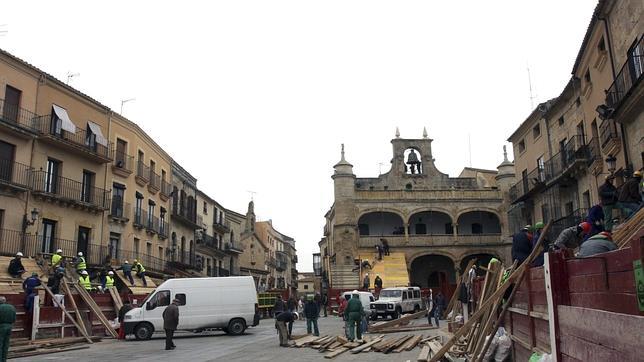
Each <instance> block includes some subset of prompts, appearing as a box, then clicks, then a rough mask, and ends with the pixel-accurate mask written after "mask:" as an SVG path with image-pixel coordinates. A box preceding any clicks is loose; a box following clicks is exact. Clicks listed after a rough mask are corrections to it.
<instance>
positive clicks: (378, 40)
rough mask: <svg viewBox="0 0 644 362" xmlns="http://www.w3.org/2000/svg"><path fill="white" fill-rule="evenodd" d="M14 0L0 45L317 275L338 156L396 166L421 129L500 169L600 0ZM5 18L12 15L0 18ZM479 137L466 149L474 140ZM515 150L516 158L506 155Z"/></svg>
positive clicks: (550, 92)
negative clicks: (276, 239)
mask: <svg viewBox="0 0 644 362" xmlns="http://www.w3.org/2000/svg"><path fill="white" fill-rule="evenodd" d="M103 4H105V6H102V7H99V6H96V3H95V2H91V1H75V2H71V1H41V2H35V1H25V0H21V1H5V2H3V4H2V11H1V12H0V31H2V30H5V31H7V33H4V35H3V34H2V33H0V48H2V49H5V50H7V51H9V52H11V53H13V54H14V55H16V56H18V57H20V58H22V59H24V60H26V61H28V62H30V63H32V64H34V65H35V66H37V67H40V68H41V69H43V70H45V71H47V72H49V73H50V74H53V75H54V76H56V77H58V78H59V79H61V80H63V81H65V80H66V79H67V74H68V73H69V72H71V73H80V75H79V76H77V77H74V78H72V80H71V82H70V85H72V86H73V87H75V88H77V89H79V90H81V91H83V92H85V93H87V94H89V95H90V96H92V97H94V98H95V99H97V100H99V101H100V102H102V103H103V104H105V105H108V106H110V107H111V108H112V109H114V110H115V111H117V112H118V111H119V109H120V105H121V100H122V99H127V98H136V100H135V101H133V102H130V103H127V104H126V105H125V107H124V111H123V113H124V115H125V116H126V117H128V118H129V119H131V120H133V121H134V122H136V123H138V124H139V125H141V127H142V128H143V129H144V130H145V131H146V132H148V133H149V134H150V135H151V136H152V137H153V138H154V139H155V140H156V141H157V142H158V143H159V144H160V145H161V146H162V147H163V148H165V150H166V151H168V152H169V153H170V155H171V156H172V157H173V158H174V159H175V160H177V162H179V163H180V164H181V165H182V166H184V167H185V168H186V169H187V170H188V171H189V172H190V173H192V175H194V176H195V177H197V179H198V186H199V188H200V189H202V190H204V191H205V192H207V193H208V194H209V195H210V196H211V197H213V198H215V199H216V200H217V201H219V202H221V203H222V204H223V205H225V206H226V207H227V208H230V209H233V210H236V211H238V212H241V213H245V210H246V206H247V203H248V201H249V199H250V194H249V193H248V192H247V191H249V190H252V191H255V192H257V194H256V195H255V205H256V206H255V207H256V212H257V214H258V218H259V219H262V220H266V219H269V218H270V219H272V220H273V225H274V226H275V227H276V228H277V229H278V230H279V231H280V232H282V233H284V234H287V235H290V236H292V237H294V238H295V239H296V241H297V244H296V246H297V249H298V256H299V265H298V269H299V270H300V271H311V270H312V257H311V253H313V252H315V251H317V250H318V247H317V242H318V241H319V240H320V238H321V237H322V227H323V225H324V213H325V212H326V211H327V210H328V209H329V207H330V206H331V204H332V202H333V183H332V180H331V178H330V177H331V174H332V172H333V168H332V166H333V165H334V164H335V163H336V162H337V161H338V160H339V158H340V144H341V143H345V144H346V156H347V160H348V161H349V162H351V163H352V164H353V165H354V172H355V173H356V175H358V176H359V177H375V176H377V175H378V172H379V165H378V164H379V163H384V164H385V166H383V168H382V172H383V173H384V172H386V171H387V170H388V169H389V161H390V160H391V156H392V155H391V144H390V140H391V139H392V138H393V137H394V132H395V128H396V126H398V127H400V132H401V137H403V138H420V137H421V136H422V130H423V127H427V130H428V132H429V136H430V138H433V139H434V142H433V155H434V157H435V158H436V165H437V167H438V168H439V169H440V170H441V171H443V172H446V173H449V174H450V175H451V176H457V175H458V173H459V172H460V171H461V169H462V168H463V167H464V166H469V165H470V161H471V165H472V166H474V167H480V168H490V169H494V168H495V167H496V166H497V165H498V164H499V163H500V162H501V161H502V146H503V144H504V143H505V140H506V139H507V138H508V136H509V135H510V134H511V133H512V132H513V131H514V130H515V129H516V128H517V127H518V125H519V124H520V123H521V122H522V121H523V120H524V119H525V118H526V117H527V116H528V114H529V113H530V111H531V109H532V108H531V100H530V92H529V85H528V71H527V68H528V66H529V68H530V73H531V75H532V89H533V95H534V97H535V99H534V102H535V103H534V104H535V105H536V104H537V103H538V102H540V101H544V100H546V99H549V98H552V97H555V96H557V95H559V93H560V92H561V90H562V89H563V87H564V85H565V84H566V82H567V80H568V79H569V77H570V71H571V69H572V66H573V63H574V59H575V57H576V55H577V52H578V50H579V47H580V45H581V41H582V39H583V36H584V33H585V31H586V28H587V26H588V23H589V21H590V17H591V15H592V11H593V8H594V7H595V5H596V1H592V0H575V1H572V0H566V1H561V0H548V1H544V0H542V1H516V0H515V1H509V0H508V1H374V0H369V1H304V0H297V1H266V0H262V1H239V0H236V1H216V2H212V1H209V2H205V1H181V2H176V1H175V2H169V1H109V2H103ZM1 24H4V25H1ZM468 137H469V138H471V142H470V143H471V158H470V152H469V147H468ZM510 157H511V156H510Z"/></svg>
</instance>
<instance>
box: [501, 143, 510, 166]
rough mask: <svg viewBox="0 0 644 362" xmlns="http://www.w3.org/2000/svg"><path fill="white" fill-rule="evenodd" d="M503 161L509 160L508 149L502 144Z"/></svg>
mask: <svg viewBox="0 0 644 362" xmlns="http://www.w3.org/2000/svg"><path fill="white" fill-rule="evenodd" d="M503 162H510V161H508V151H507V149H506V148H505V145H503Z"/></svg>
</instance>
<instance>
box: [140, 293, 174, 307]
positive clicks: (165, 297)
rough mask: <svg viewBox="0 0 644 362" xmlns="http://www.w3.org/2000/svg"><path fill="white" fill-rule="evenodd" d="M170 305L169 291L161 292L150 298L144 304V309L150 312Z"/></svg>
mask: <svg viewBox="0 0 644 362" xmlns="http://www.w3.org/2000/svg"><path fill="white" fill-rule="evenodd" d="M168 305H170V291H169V290H161V291H159V292H158V293H156V294H155V295H153V296H152V298H150V300H149V301H148V302H147V303H146V307H145V309H147V310H152V309H154V308H156V307H166V306H168Z"/></svg>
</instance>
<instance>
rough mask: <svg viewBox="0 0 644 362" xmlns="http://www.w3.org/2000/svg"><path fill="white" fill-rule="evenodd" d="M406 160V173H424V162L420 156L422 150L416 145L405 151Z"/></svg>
mask: <svg viewBox="0 0 644 362" xmlns="http://www.w3.org/2000/svg"><path fill="white" fill-rule="evenodd" d="M403 159H404V161H405V173H406V174H408V175H415V174H422V173H423V162H422V159H421V156H420V151H419V150H418V149H416V148H414V147H410V148H408V149H406V150H405V152H404V153H403Z"/></svg>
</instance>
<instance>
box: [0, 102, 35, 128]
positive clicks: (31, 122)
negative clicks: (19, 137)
mask: <svg viewBox="0 0 644 362" xmlns="http://www.w3.org/2000/svg"><path fill="white" fill-rule="evenodd" d="M37 117H38V116H37V115H36V114H35V113H33V112H31V111H28V110H26V109H24V108H21V107H19V106H17V105H15V104H10V103H7V102H6V100H4V99H0V123H6V124H8V125H10V126H14V127H20V128H23V129H25V130H28V131H31V132H37V131H38V128H37V127H36V118H37Z"/></svg>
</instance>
